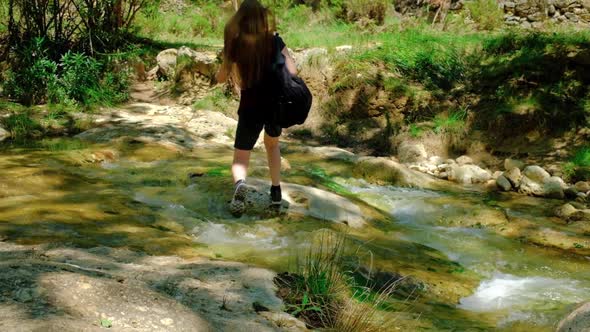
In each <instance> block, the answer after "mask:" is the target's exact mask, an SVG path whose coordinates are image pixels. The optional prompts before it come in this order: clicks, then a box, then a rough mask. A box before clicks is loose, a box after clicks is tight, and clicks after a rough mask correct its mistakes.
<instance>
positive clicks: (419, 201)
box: [0, 139, 590, 331]
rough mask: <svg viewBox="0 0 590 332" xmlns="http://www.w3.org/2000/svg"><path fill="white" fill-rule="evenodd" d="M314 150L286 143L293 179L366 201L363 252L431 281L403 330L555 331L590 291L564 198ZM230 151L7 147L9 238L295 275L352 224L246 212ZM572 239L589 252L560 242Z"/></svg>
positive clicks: (4, 222)
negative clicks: (304, 258) (241, 212)
mask: <svg viewBox="0 0 590 332" xmlns="http://www.w3.org/2000/svg"><path fill="white" fill-rule="evenodd" d="M301 151H302V150H301V149H297V148H291V149H290V151H289V150H287V151H286V154H285V156H286V158H287V159H288V160H289V162H290V163H291V166H292V169H291V170H290V171H289V172H287V173H286V179H285V180H286V181H288V182H293V183H298V184H302V185H309V186H317V187H321V188H323V189H326V190H331V191H334V192H336V193H339V194H342V195H344V196H346V197H347V198H349V199H350V200H351V201H353V202H355V204H358V205H360V206H361V208H362V211H363V212H364V213H365V214H366V216H367V221H369V225H368V226H367V227H365V228H363V229H358V230H346V231H347V232H348V236H349V237H351V238H352V239H354V240H355V241H357V243H359V244H362V247H363V248H364V249H363V250H364V252H366V253H367V254H366V255H361V256H363V257H362V258H361V259H365V258H366V259H367V261H369V258H370V262H371V264H372V266H373V268H375V269H377V270H380V271H385V272H395V273H398V274H401V275H406V276H412V277H413V278H414V279H415V280H419V281H420V282H421V284H422V285H424V288H423V289H422V290H421V291H420V292H419V293H418V296H416V298H412V299H411V300H409V301H405V300H406V299H404V298H398V299H397V300H395V299H394V300H392V302H393V303H394V305H396V306H397V307H398V308H399V309H402V310H403V311H402V312H400V313H396V315H398V317H399V319H398V324H399V325H397V326H392V327H391V329H392V330H406V331H408V330H434V331H439V330H440V331H471V330H472V331H487V330H505V331H519V330H521V331H525V330H526V331H531V330H532V331H551V330H553V329H554V328H555V326H556V323H557V321H558V320H559V319H560V318H561V317H562V316H563V315H564V314H566V313H567V312H568V310H571V309H572V308H573V307H574V306H575V305H576V304H577V303H580V302H583V301H587V300H589V299H590V257H588V256H587V255H588V254H587V251H584V250H585V249H584V246H586V247H587V246H588V230H587V229H583V228H579V227H578V228H576V227H572V226H567V225H564V224H562V223H559V222H558V221H556V220H554V219H552V218H549V217H546V216H547V215H548V214H549V212H550V211H551V209H552V207H553V206H555V205H556V204H558V202H554V201H548V200H540V199H532V198H522V197H520V198H519V197H516V196H494V195H489V194H484V193H481V192H476V191H474V192H461V193H456V192H437V191H429V190H420V189H407V188H399V187H393V186H377V185H373V184H369V183H367V182H365V181H364V180H362V179H355V178H352V176H351V174H352V172H351V165H350V164H348V163H347V162H344V161H334V160H326V159H323V158H322V156H319V155H312V154H309V153H302V152H301ZM230 158H231V150H230V149H228V148H224V147H211V148H201V149H194V150H192V151H191V152H188V153H182V154H180V153H178V152H176V151H174V150H171V149H169V148H165V147H162V146H159V145H156V144H149V143H141V142H136V141H127V142H123V141H118V142H117V143H112V144H102V145H100V144H92V143H88V142H84V141H79V140H76V139H56V140H44V141H41V142H35V143H28V144H11V145H8V144H5V145H2V146H0V169H2V173H0V239H3V240H4V241H13V242H17V243H24V244H29V243H35V244H36V243H55V244H59V245H65V246H76V247H84V248H90V247H95V246H101V245H104V246H113V247H127V248H131V249H134V250H141V251H144V252H146V253H149V254H154V255H158V254H176V255H181V256H197V255H207V256H210V257H215V258H219V259H228V260H238V261H243V262H248V263H252V264H257V265H261V266H265V267H270V268H273V269H275V270H277V271H282V270H285V269H288V268H289V267H290V266H291V264H292V263H293V261H294V256H295V255H296V254H297V253H298V252H301V250H302V249H303V248H305V247H306V246H307V245H308V243H309V239H310V238H311V237H312V236H313V234H315V233H317V232H319V231H321V230H322V229H325V228H331V229H333V230H337V231H343V230H344V228H345V226H341V225H336V224H332V223H329V222H326V221H322V220H317V219H314V218H309V217H298V216H295V215H288V216H280V217H276V216H271V217H255V216H250V217H243V218H241V219H235V218H232V217H231V215H230V214H229V213H228V212H227V208H226V203H227V201H228V200H229V198H230V195H231V192H232V188H231V181H230V180H229V172H228V168H227V165H228V164H229V163H230ZM265 163H266V161H265V157H264V155H263V154H262V153H260V152H257V153H255V155H254V158H253V162H252V172H253V174H254V175H257V176H259V177H264V176H265V175H266V169H265ZM189 174H191V175H192V176H190V177H189ZM572 239H573V240H572ZM564 241H565V242H567V241H577V242H576V243H575V244H576V248H577V249H579V250H578V251H577V252H574V251H573V250H564V249H563V248H561V249H560V248H559V247H560V245H563V243H562V242H564ZM584 241H586V242H584ZM544 243H546V244H547V245H544ZM565 246H567V243H566V245H565Z"/></svg>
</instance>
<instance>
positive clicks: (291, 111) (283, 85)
mask: <svg viewBox="0 0 590 332" xmlns="http://www.w3.org/2000/svg"><path fill="white" fill-rule="evenodd" d="M277 36H278V35H277ZM274 43H275V54H274V57H273V63H272V74H273V75H272V76H273V81H274V82H273V83H274V84H273V87H274V89H273V95H274V96H273V103H272V112H273V113H272V116H273V122H274V123H276V124H278V125H280V126H281V127H282V128H289V127H292V126H294V125H300V124H303V123H304V122H305V120H306V119H307V116H308V114H309V110H310V109H311V104H312V101H313V97H312V95H311V92H310V91H309V89H308V88H307V85H305V82H303V80H302V79H301V78H299V77H297V76H295V75H291V73H290V72H289V69H287V65H286V60H285V56H284V55H283V53H282V52H281V51H282V50H281V49H280V46H281V45H280V42H279V38H274Z"/></svg>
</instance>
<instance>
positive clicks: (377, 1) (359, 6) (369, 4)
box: [334, 0, 389, 25]
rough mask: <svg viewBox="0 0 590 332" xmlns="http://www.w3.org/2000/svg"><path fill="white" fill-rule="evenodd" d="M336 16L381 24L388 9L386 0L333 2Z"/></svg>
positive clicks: (352, 20)
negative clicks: (336, 12)
mask: <svg viewBox="0 0 590 332" xmlns="http://www.w3.org/2000/svg"><path fill="white" fill-rule="evenodd" d="M334 5H335V8H336V10H337V11H338V16H339V17H340V18H342V19H344V20H346V21H348V22H359V21H370V22H374V23H375V24H378V25H382V24H383V23H384V22H385V16H386V15H387V10H388V9H389V2H388V1H387V0H343V1H342V2H341V3H340V1H337V2H335V3H334Z"/></svg>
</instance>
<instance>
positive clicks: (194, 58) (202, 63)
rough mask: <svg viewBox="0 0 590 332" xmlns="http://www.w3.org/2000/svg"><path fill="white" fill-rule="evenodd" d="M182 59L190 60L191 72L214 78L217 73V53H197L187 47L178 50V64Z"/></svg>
mask: <svg viewBox="0 0 590 332" xmlns="http://www.w3.org/2000/svg"><path fill="white" fill-rule="evenodd" d="M181 57H186V58H188V59H190V64H189V66H187V67H190V69H191V71H192V72H193V73H196V74H200V75H204V76H206V77H210V78H212V77H213V76H214V75H215V73H216V72H217V68H218V65H217V54H216V53H215V52H197V51H194V50H192V49H190V48H188V47H186V46H182V47H181V48H179V49H178V56H177V59H178V60H177V64H178V62H180V58H181Z"/></svg>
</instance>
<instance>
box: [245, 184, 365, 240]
mask: <svg viewBox="0 0 590 332" xmlns="http://www.w3.org/2000/svg"><path fill="white" fill-rule="evenodd" d="M248 184H249V185H251V187H252V189H251V190H248V192H247V193H246V197H245V199H244V202H245V213H248V214H264V213H265V212H268V208H269V205H270V196H269V195H268V194H267V191H268V186H269V185H268V183H267V182H266V181H263V180H260V179H252V178H250V179H248ZM281 189H282V192H283V199H284V200H285V201H286V202H287V203H288V204H289V210H288V211H289V212H288V213H294V214H300V215H306V216H311V217H314V218H317V219H321V220H327V221H331V222H335V223H340V224H346V225H348V226H350V227H352V228H361V227H363V226H365V219H364V215H363V213H362V212H361V209H360V208H359V207H358V205H356V204H355V203H353V202H352V201H350V200H348V199H347V198H344V197H342V196H340V195H337V194H334V193H331V192H328V191H325V190H321V189H318V188H314V187H307V186H302V185H298V184H292V183H285V182H283V183H282V184H281Z"/></svg>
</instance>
